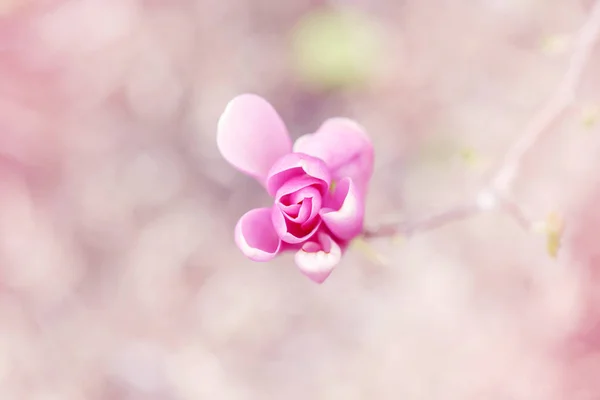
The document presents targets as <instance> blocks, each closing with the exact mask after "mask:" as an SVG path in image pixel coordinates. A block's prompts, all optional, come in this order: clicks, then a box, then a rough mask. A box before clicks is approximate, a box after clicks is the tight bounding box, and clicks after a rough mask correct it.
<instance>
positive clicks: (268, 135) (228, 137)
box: [217, 94, 292, 183]
mask: <svg viewBox="0 0 600 400" xmlns="http://www.w3.org/2000/svg"><path fill="white" fill-rule="evenodd" d="M217 146H218V147H219V151H220V152H221V154H222V155H223V157H224V158H225V159H226V160H227V161H228V162H229V163H230V164H231V165H233V166H234V167H236V168H237V169H239V170H240V171H242V172H244V173H246V174H248V175H250V176H253V177H255V178H256V179H258V180H259V181H260V182H261V183H264V181H265V179H266V177H267V173H268V172H269V169H270V168H271V166H272V165H273V164H274V163H275V161H277V160H278V159H279V158H281V157H282V156H284V155H285V154H288V153H290V152H291V149H292V143H291V139H290V137H289V135H288V132H287V129H286V127H285V124H284V123H283V121H282V120H281V118H280V117H279V114H277V111H275V109H274V108H273V106H271V104H269V103H268V102H267V101H266V100H265V99H263V98H262V97H260V96H257V95H254V94H242V95H240V96H237V97H235V98H234V99H233V100H231V101H230V102H229V103H228V104H227V107H225V111H224V112H223V114H222V115H221V118H220V119H219V124H218V128H217Z"/></svg>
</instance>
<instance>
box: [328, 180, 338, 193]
mask: <svg viewBox="0 0 600 400" xmlns="http://www.w3.org/2000/svg"><path fill="white" fill-rule="evenodd" d="M336 186H337V182H336V181H334V180H331V184H330V185H329V192H331V193H335V187H336Z"/></svg>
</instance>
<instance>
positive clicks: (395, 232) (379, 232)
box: [363, 204, 481, 239]
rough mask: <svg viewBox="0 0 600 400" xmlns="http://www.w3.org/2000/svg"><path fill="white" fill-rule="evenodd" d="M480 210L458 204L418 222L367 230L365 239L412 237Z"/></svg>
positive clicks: (473, 206)
mask: <svg viewBox="0 0 600 400" xmlns="http://www.w3.org/2000/svg"><path fill="white" fill-rule="evenodd" d="M479 211H481V210H480V209H479V208H478V207H477V206H476V205H475V204H470V205H464V204H463V205H458V206H456V207H453V208H450V209H448V210H445V211H442V212H440V213H438V214H434V215H431V216H429V217H427V218H425V219H423V220H420V221H418V222H416V223H404V224H389V225H381V226H379V227H377V228H376V229H372V230H366V231H365V233H364V234H363V237H364V238H365V239H372V238H377V237H391V236H403V237H407V238H410V237H411V236H413V235H414V234H416V233H421V232H426V231H430V230H433V229H436V228H439V227H441V226H444V225H446V224H448V223H449V222H453V221H458V220H463V219H466V218H468V217H470V216H473V215H475V214H477V213H478V212H479Z"/></svg>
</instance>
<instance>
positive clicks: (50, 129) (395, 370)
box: [0, 0, 600, 400]
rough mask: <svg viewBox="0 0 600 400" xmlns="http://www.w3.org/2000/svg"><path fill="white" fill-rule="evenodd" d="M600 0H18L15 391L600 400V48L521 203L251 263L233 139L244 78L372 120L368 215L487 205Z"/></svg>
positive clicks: (41, 398) (2, 211) (12, 395)
mask: <svg viewBox="0 0 600 400" xmlns="http://www.w3.org/2000/svg"><path fill="white" fill-rule="evenodd" d="M592 5H593V1H591V0H587V1H586V0H581V1H580V0H454V1H449V0H446V1H434V0H370V1H367V0H337V1H334V0H331V1H326V0H288V1H274V0H222V1H219V0H168V1H167V0H0V399H2V400H12V399H16V400H21V399H23V400H29V399H31V400H81V399H83V400H96V399H98V400H100V399H115V400H121V399H123V400H143V399H150V400H188V399H190V400H192V399H215V400H220V399H257V400H266V399H277V400H288V399H289V400H296V399H298V400H306V399H315V400H321V399H322V400H337V399H343V400H355V399H369V400H371V399H406V400H452V399H457V400H480V399H485V400H553V399H561V400H562V399H568V400H596V399H598V398H600V384H599V383H598V382H597V379H596V378H597V376H598V373H600V357H599V356H600V327H599V325H598V323H599V322H600V296H599V295H598V294H597V293H599V291H598V284H599V283H600V276H598V272H597V270H598V267H599V266H600V242H599V239H598V238H599V228H598V226H600V211H599V207H598V204H600V127H599V126H598V125H597V124H596V122H597V120H598V117H600V114H599V112H600V108H599V105H600V91H599V90H600V76H598V72H597V71H599V70H600V49H595V51H594V53H593V55H592V57H591V59H590V63H589V65H588V68H587V69H586V71H585V73H584V76H583V79H582V85H581V87H580V88H579V90H578V93H577V100H576V101H575V103H574V105H573V106H572V107H571V108H570V109H569V110H568V112H566V113H565V114H564V116H563V118H561V119H560V121H559V123H557V124H555V125H554V126H553V128H552V130H551V131H550V132H549V134H548V135H546V136H545V137H544V138H543V140H541V141H540V142H539V143H538V144H537V146H536V148H535V149H534V150H533V151H532V152H531V153H530V154H529V155H528V156H527V158H526V159H525V160H524V164H523V169H522V171H521V173H520V175H519V176H518V177H517V180H516V182H515V191H514V194H515V201H517V202H518V203H519V204H520V205H521V207H522V208H523V210H524V211H525V212H526V213H527V214H528V216H529V217H530V218H531V219H532V220H543V219H544V218H546V216H547V215H548V214H549V213H558V214H559V215H560V216H561V217H562V218H563V219H564V220H565V221H566V227H567V228H566V230H565V231H564V234H563V235H562V237H561V242H560V248H559V249H558V255H557V257H556V258H553V257H551V254H549V251H548V249H547V244H546V240H547V239H546V238H545V237H544V235H536V234H534V233H530V232H525V231H524V230H523V229H521V228H520V227H519V226H518V224H517V223H516V222H515V221H514V220H513V219H511V218H510V217H508V216H506V215H503V214H501V213H494V212H491V213H487V214H481V215H479V216H477V217H474V218H472V219H469V220H466V221H461V222H456V223H452V224H449V225H447V226H445V227H443V228H440V229H438V230H435V231H432V232H428V233H424V234H421V235H419V236H416V237H414V238H412V239H411V240H410V241H406V240H405V241H398V240H389V239H378V240H374V241H372V242H371V243H370V244H369V247H364V246H363V248H362V250H361V249H360V248H359V249H357V248H352V249H350V251H349V252H348V253H347V255H346V256H345V258H344V260H343V262H342V264H340V265H339V267H338V268H337V269H336V270H335V271H334V273H333V274H332V275H331V277H330V278H329V280H328V281H327V282H326V283H325V284H323V285H321V286H319V285H315V284H313V283H311V282H310V281H309V280H308V279H306V278H305V277H304V276H302V275H301V274H300V273H299V272H298V271H297V269H296V267H295V266H294V264H293V260H292V257H291V256H283V257H280V258H278V259H277V260H276V261H274V262H270V263H268V264H260V263H252V262H250V261H249V260H246V259H245V258H244V257H243V256H242V255H241V253H240V252H239V251H238V249H237V248H236V247H235V245H234V242H233V228H234V225H235V223H236V221H237V219H238V218H239V217H240V216H241V215H242V214H243V213H244V212H246V211H247V210H248V209H249V208H253V207H260V206H263V205H266V204H267V203H266V202H267V201H268V198H267V196H266V194H265V193H263V191H262V189H261V188H260V187H259V185H258V184H257V183H255V182H254V181H252V180H250V179H249V178H246V177H245V176H242V175H241V174H239V173H237V172H236V171H235V170H234V169H233V168H231V167H230V166H229V165H228V164H227V163H226V162H225V161H224V160H223V159H222V158H221V157H220V155H219V154H218V151H217V148H216V142H215V135H216V123H217V120H218V117H219V115H220V113H221V112H222V111H223V109H224V107H225V105H226V103H227V102H228V101H229V100H230V99H231V98H233V97H234V96H235V95H237V94H240V93H244V92H254V93H258V94H260V95H262V96H264V97H265V98H267V99H268V100H269V101H270V102H271V103H272V104H273V105H274V106H275V108H276V109H277V110H278V111H279V112H280V114H281V115H282V117H283V118H284V120H285V121H286V122H287V124H288V126H289V129H290V131H291V134H292V136H293V137H298V136H300V135H302V134H304V133H308V132H312V131H314V130H315V129H316V128H317V127H318V126H319V125H320V123H321V122H322V121H323V120H324V119H326V118H329V117H333V116H346V117H350V118H354V119H356V120H357V121H358V122H359V123H360V124H361V125H363V126H364V127H365V128H366V129H367V130H368V132H369V134H370V135H371V137H372V140H373V142H374V145H375V149H376V168H375V174H374V177H373V180H372V183H371V190H370V194H369V198H368V205H367V224H369V225H376V224H378V223H380V222H385V221H390V220H394V219H398V220H402V219H404V218H406V219H410V220H414V219H419V218H421V217H424V216H426V215H429V214H430V213H434V212H437V211H440V210H443V209H445V208H448V207H451V206H453V205H454V204H456V203H458V202H462V201H464V200H465V199H468V198H469V196H472V195H473V194H474V193H475V190H476V189H477V188H478V187H479V184H480V183H481V179H482V176H483V174H484V173H485V171H486V170H488V168H490V167H491V166H493V165H495V163H497V162H498V160H499V159H500V158H501V157H502V155H503V154H504V152H505V151H506V150H507V149H508V148H509V146H510V145H511V144H512V143H514V141H515V140H516V139H517V138H518V137H520V135H522V132H523V129H524V127H525V125H526V123H527V121H528V120H529V119H530V118H531V116H532V115H533V114H534V113H535V112H536V110H538V109H539V107H540V105H541V104H542V103H543V102H544V100H545V99H547V98H548V97H549V96H550V95H551V94H552V92H553V91H554V90H555V88H556V86H557V84H558V82H559V81H560V80H561V78H562V76H563V75H564V73H565V71H566V68H567V63H568V60H569V57H570V55H571V51H572V44H573V38H574V34H576V32H577V31H578V29H579V28H580V27H581V26H582V25H583V24H584V22H585V20H586V17H587V16H588V14H589V12H590V9H591V6H592Z"/></svg>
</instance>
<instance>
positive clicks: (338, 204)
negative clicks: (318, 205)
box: [321, 178, 365, 240]
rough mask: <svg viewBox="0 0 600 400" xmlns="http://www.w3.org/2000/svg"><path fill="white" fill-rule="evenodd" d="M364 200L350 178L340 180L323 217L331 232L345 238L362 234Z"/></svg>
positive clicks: (324, 209)
mask: <svg viewBox="0 0 600 400" xmlns="http://www.w3.org/2000/svg"><path fill="white" fill-rule="evenodd" d="M363 202H364V200H363V198H362V196H361V195H360V194H359V192H358V189H357V188H356V186H355V185H354V183H353V182H352V179H350V178H344V179H342V180H340V181H339V182H338V183H337V185H336V187H335V192H334V194H333V196H332V198H331V199H330V200H329V203H328V204H327V206H328V207H327V208H323V209H321V218H322V219H323V222H324V223H325V225H326V226H327V227H328V228H329V230H330V231H331V233H333V234H334V235H335V236H336V237H338V238H340V239H343V240H350V239H352V238H354V237H355V236H357V235H358V234H360V232H361V231H362V228H363V221H364V215H365V207H364V203H363Z"/></svg>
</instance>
